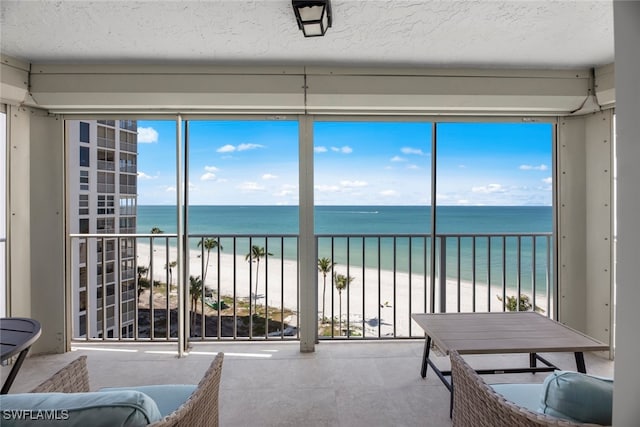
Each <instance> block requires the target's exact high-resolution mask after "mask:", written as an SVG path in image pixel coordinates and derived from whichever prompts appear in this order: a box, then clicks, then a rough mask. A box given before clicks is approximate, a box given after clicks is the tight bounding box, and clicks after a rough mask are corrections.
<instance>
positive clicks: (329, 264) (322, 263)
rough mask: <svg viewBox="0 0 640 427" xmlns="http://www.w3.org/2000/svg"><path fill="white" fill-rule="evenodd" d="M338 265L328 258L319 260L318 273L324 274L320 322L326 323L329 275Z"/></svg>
mask: <svg viewBox="0 0 640 427" xmlns="http://www.w3.org/2000/svg"><path fill="white" fill-rule="evenodd" d="M336 264H337V263H335V262H333V261H331V259H329V258H326V257H325V258H320V259H318V271H319V272H320V273H322V280H323V285H322V317H321V318H320V322H324V300H325V294H326V292H327V274H329V273H330V272H331V270H332V269H333V267H334V266H335V265H336Z"/></svg>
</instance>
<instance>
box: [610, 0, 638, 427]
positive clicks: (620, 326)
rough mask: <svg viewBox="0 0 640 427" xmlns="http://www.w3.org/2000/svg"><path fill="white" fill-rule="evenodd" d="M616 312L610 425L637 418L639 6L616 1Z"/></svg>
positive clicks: (632, 423)
mask: <svg viewBox="0 0 640 427" xmlns="http://www.w3.org/2000/svg"><path fill="white" fill-rule="evenodd" d="M613 5H614V26H615V29H614V31H615V56H616V71H615V78H616V97H617V100H616V128H617V129H616V142H617V150H616V158H617V162H618V171H617V172H618V175H617V234H618V237H617V298H616V300H617V310H616V365H615V389H614V395H613V408H614V413H613V425H614V426H635V425H638V422H639V421H638V420H640V405H638V402H639V401H640V397H639V396H640V369H638V361H639V360H640V340H639V339H638V338H639V337H640V333H639V332H638V327H639V326H640V309H639V308H638V305H639V304H640V222H639V221H640V197H639V194H640V190H639V185H640V168H639V167H638V162H639V161H640V2H637V1H635V2H630V1H618V0H616V1H614V2H613Z"/></svg>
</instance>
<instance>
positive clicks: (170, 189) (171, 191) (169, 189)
mask: <svg viewBox="0 0 640 427" xmlns="http://www.w3.org/2000/svg"><path fill="white" fill-rule="evenodd" d="M164 191H166V192H167V193H175V192H176V187H173V186H171V187H167V188H165V189H164Z"/></svg>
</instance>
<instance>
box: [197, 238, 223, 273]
mask: <svg viewBox="0 0 640 427" xmlns="http://www.w3.org/2000/svg"><path fill="white" fill-rule="evenodd" d="M201 246H202V247H204V248H205V249H206V250H207V263H206V264H205V265H204V274H203V275H202V283H205V281H206V280H207V269H208V268H209V256H210V255H211V250H212V249H215V248H218V247H219V248H220V250H222V245H221V244H220V243H218V241H217V240H216V239H212V238H206V239H204V240H200V241H199V242H198V247H201Z"/></svg>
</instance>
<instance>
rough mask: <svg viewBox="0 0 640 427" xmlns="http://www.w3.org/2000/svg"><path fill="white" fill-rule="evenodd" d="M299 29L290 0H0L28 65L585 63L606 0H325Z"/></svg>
mask: <svg viewBox="0 0 640 427" xmlns="http://www.w3.org/2000/svg"><path fill="white" fill-rule="evenodd" d="M332 6H333V16H334V20H333V27H332V28H330V29H329V31H328V32H327V34H326V36H325V37H318V38H309V39H305V38H304V37H303V36H302V32H301V31H299V30H298V28H297V26H296V23H295V18H294V15H293V10H292V8H291V2H290V1H289V0H242V1H241V0H204V1H184V0H173V1H133V0H128V1H51V0H49V1H33V0H32V1H25V0H22V1H10V0H2V1H0V12H1V16H0V26H1V34H0V35H1V39H0V43H1V44H0V49H1V50H0V51H1V52H2V54H4V55H8V56H12V57H15V58H18V59H22V60H25V61H28V62H35V63H105V62H109V63H197V64H264V65H275V64H281V65H282V64H291V65H294V64H295V65H356V66H357V65H381V64H384V65H389V66H442V67H456V66H465V67H497V68H546V67H551V68H569V67H591V66H597V65H604V64H607V63H612V62H613V51H614V49H613V6H612V0H595V1H591V0H564V1H553V0H538V1H525V0H509V1H497V0H496V1H490V0H486V1H446V0H445V1H434V0H392V1H375V0H332Z"/></svg>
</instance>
